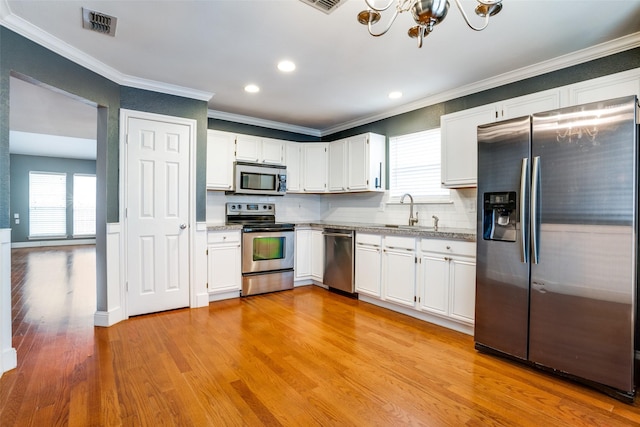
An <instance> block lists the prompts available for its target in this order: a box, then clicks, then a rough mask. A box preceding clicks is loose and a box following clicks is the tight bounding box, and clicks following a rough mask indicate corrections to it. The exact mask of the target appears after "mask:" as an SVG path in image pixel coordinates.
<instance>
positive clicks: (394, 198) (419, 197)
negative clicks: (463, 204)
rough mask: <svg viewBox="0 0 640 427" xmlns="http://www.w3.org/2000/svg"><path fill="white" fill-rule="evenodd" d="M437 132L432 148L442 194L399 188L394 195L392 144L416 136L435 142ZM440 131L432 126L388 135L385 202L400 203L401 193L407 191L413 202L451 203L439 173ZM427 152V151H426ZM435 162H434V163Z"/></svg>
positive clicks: (440, 165)
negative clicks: (387, 186)
mask: <svg viewBox="0 0 640 427" xmlns="http://www.w3.org/2000/svg"><path fill="white" fill-rule="evenodd" d="M435 132H437V144H438V146H437V149H434V150H433V151H434V153H437V157H436V158H437V159H438V162H437V165H438V174H437V176H438V184H439V185H440V187H439V188H440V190H441V192H442V194H412V193H411V191H404V190H401V191H399V192H397V193H396V194H395V195H394V190H393V181H394V172H393V167H394V165H393V162H392V158H393V152H392V150H393V149H394V147H393V144H394V143H397V141H398V140H399V139H400V140H401V141H400V143H402V142H403V141H402V140H404V141H406V142H407V143H410V141H411V140H413V139H416V138H421V137H424V138H425V139H426V142H431V143H435V141H434V138H435V135H434V133H435ZM441 136H442V132H441V129H440V128H439V127H438V128H432V129H426V130H422V131H417V132H411V133H408V134H402V135H395V136H390V137H389V162H388V163H389V188H388V190H387V192H388V197H387V203H388V204H399V203H400V199H401V197H402V194H404V193H409V194H411V196H412V197H413V201H414V204H418V203H419V204H450V203H453V202H452V200H451V191H450V189H448V188H446V187H443V186H442V183H441V179H440V177H441V174H442V155H441V150H442V139H441ZM427 154H428V153H427ZM434 164H435V163H434ZM406 202H408V200H405V203H406Z"/></svg>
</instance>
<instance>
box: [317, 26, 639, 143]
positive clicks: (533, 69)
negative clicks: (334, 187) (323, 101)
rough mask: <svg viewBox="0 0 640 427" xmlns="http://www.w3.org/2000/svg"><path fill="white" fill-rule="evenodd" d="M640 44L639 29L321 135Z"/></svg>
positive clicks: (590, 59)
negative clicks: (635, 31)
mask: <svg viewBox="0 0 640 427" xmlns="http://www.w3.org/2000/svg"><path fill="white" fill-rule="evenodd" d="M639 46H640V32H637V33H632V34H629V35H626V36H623V37H620V38H618V39H615V40H611V41H608V42H605V43H601V44H598V45H595V46H592V47H588V48H585V49H582V50H578V51H575V52H571V53H569V54H566V55H562V56H558V57H556V58H553V59H550V60H547V61H543V62H539V63H537V64H534V65H531V66H528V67H523V68H519V69H517V70H513V71H510V72H508V73H504V74H500V75H498V76H495V77H491V78H489V79H485V80H481V81H478V82H474V83H471V84H468V85H466V86H461V87H458V88H456V89H453V90H450V91H446V92H441V93H438V94H436V95H433V96H430V97H427V98H423V99H420V100H418V101H415V102H412V103H409V104H404V105H401V106H399V107H397V108H395V109H392V110H387V111H384V112H382V113H380V114H376V115H373V116H367V117H362V118H359V119H356V120H352V121H349V122H345V123H341V124H339V125H337V126H333V127H330V128H326V129H322V130H321V134H322V136H325V135H331V134H333V133H336V132H341V131H343V130H347V129H352V128H355V127H358V126H363V125H366V124H369V123H372V122H375V121H378V120H383V119H387V118H389V117H393V116H397V115H399V114H403V113H408V112H409V111H414V110H418V109H420V108H424V107H428V106H430V105H435V104H438V103H441V102H445V101H449V100H452V99H456V98H460V97H462V96H467V95H471V94H474V93H477V92H482V91H484V90H488V89H493V88H496V87H499V86H503V85H506V84H509V83H514V82H517V81H520V80H524V79H527V78H530V77H535V76H539V75H541V74H545V73H549V72H552V71H557V70H561V69H563V68H567V67H571V66H574V65H579V64H583V63H585V62H588V61H592V60H594V59H599V58H603V57H605V56H609V55H613V54H616V53H619V52H624V51H625V50H629V49H634V48H636V47H639Z"/></svg>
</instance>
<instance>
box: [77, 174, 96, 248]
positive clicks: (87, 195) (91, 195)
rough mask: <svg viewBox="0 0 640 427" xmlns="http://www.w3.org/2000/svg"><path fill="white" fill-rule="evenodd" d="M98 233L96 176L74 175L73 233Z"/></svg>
mask: <svg viewBox="0 0 640 427" xmlns="http://www.w3.org/2000/svg"><path fill="white" fill-rule="evenodd" d="M95 234H96V176H95V175H79V174H76V175H73V235H74V236H95Z"/></svg>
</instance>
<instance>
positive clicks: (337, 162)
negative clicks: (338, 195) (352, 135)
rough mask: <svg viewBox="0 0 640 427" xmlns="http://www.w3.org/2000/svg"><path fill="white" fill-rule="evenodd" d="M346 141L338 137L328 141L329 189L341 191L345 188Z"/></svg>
mask: <svg viewBox="0 0 640 427" xmlns="http://www.w3.org/2000/svg"><path fill="white" fill-rule="evenodd" d="M347 142H348V140H346V139H339V140H337V141H333V142H330V143H329V191H331V192H342V191H346V189H347V176H346V172H347Z"/></svg>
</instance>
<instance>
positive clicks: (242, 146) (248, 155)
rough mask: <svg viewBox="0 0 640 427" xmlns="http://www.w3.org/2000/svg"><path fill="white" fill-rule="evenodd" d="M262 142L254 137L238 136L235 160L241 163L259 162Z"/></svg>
mask: <svg viewBox="0 0 640 427" xmlns="http://www.w3.org/2000/svg"><path fill="white" fill-rule="evenodd" d="M261 148H262V140H261V139H260V138H257V137H255V136H248V135H238V137H237V139H236V160H240V161H243V162H258V161H260V156H261V153H260V151H261Z"/></svg>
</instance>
